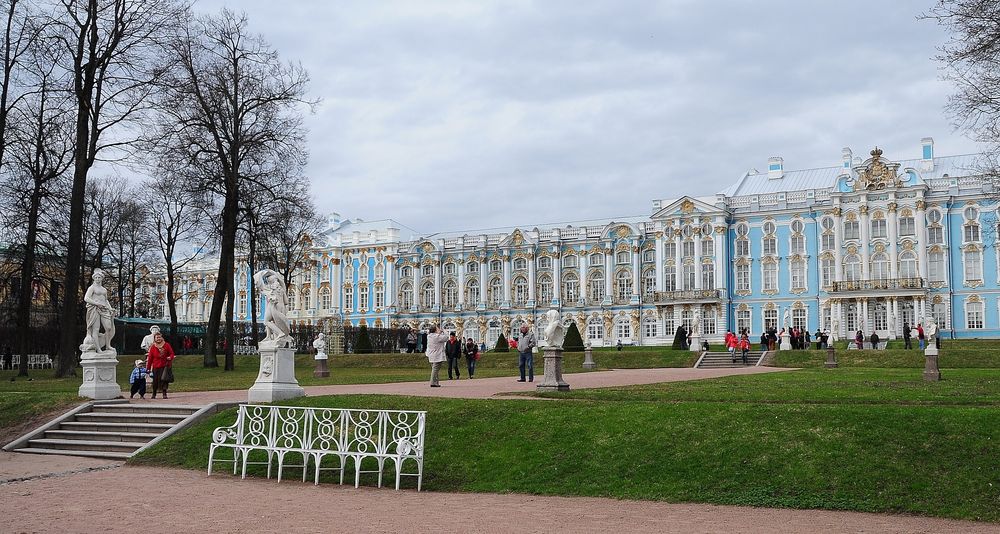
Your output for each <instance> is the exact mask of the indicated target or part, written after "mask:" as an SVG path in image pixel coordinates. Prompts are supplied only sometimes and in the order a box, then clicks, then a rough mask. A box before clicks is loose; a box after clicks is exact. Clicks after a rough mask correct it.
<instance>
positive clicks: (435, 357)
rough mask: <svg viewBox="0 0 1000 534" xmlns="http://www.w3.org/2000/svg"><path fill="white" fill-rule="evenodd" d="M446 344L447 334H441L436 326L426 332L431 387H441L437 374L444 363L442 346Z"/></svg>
mask: <svg viewBox="0 0 1000 534" xmlns="http://www.w3.org/2000/svg"><path fill="white" fill-rule="evenodd" d="M447 342H448V334H445V333H444V332H441V331H440V330H439V329H438V327H437V326H432V327H430V328H429V329H428V331H427V352H426V354H427V361H429V362H431V387H432V388H439V387H441V384H440V382H439V381H438V373H439V372H440V371H441V364H442V363H444V361H445V359H446V358H445V354H444V345H445V343H447Z"/></svg>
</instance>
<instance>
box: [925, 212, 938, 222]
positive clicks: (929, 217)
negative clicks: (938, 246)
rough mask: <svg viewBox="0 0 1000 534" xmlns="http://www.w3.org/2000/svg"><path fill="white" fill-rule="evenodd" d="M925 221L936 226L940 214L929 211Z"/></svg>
mask: <svg viewBox="0 0 1000 534" xmlns="http://www.w3.org/2000/svg"><path fill="white" fill-rule="evenodd" d="M927 221H928V222H930V223H931V224H937V223H939V222H941V212H940V211H938V210H930V211H928V212H927Z"/></svg>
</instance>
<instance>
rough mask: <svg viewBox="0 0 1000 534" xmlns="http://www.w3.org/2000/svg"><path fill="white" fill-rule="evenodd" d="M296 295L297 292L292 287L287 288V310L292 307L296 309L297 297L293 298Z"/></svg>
mask: <svg viewBox="0 0 1000 534" xmlns="http://www.w3.org/2000/svg"><path fill="white" fill-rule="evenodd" d="M297 296H298V293H296V292H295V290H294V289H289V290H288V309H289V310H294V309H296V308H297V307H298V306H297V304H298V299H297V298H295V297H297Z"/></svg>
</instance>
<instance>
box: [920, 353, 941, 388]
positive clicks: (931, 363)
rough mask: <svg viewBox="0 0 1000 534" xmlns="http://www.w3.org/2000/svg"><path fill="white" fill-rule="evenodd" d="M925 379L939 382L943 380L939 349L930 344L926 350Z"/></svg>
mask: <svg viewBox="0 0 1000 534" xmlns="http://www.w3.org/2000/svg"><path fill="white" fill-rule="evenodd" d="M924 380H926V381H928V382H937V381H938V380H941V369H939V368H938V349H937V347H935V346H933V345H929V346H928V347H927V348H926V349H925V350H924Z"/></svg>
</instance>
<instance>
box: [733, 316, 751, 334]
mask: <svg viewBox="0 0 1000 534" xmlns="http://www.w3.org/2000/svg"><path fill="white" fill-rule="evenodd" d="M736 332H737V333H739V334H743V332H746V333H748V334H749V333H750V310H736Z"/></svg>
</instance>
